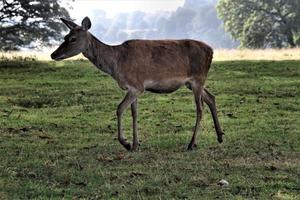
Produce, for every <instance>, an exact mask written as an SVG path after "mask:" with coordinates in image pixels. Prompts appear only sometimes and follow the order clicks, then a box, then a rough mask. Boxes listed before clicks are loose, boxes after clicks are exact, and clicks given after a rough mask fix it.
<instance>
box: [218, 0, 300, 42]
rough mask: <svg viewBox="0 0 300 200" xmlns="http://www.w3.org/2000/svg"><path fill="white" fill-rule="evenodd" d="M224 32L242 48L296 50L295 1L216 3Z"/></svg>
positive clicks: (298, 10) (299, 29)
mask: <svg viewBox="0 0 300 200" xmlns="http://www.w3.org/2000/svg"><path fill="white" fill-rule="evenodd" d="M217 9H218V13H219V16H220V18H221V19H222V20H223V21H224V26H225V29H226V31H228V32H229V33H230V34H231V35H232V37H233V38H235V39H236V40H238V41H240V43H241V44H240V45H241V46H242V47H248V48H267V47H276V48H282V47H296V46H297V45H299V43H300V38H299V36H300V2H299V0H243V1H241V0H219V2H218V6H217Z"/></svg>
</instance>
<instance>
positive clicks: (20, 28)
mask: <svg viewBox="0 0 300 200" xmlns="http://www.w3.org/2000/svg"><path fill="white" fill-rule="evenodd" d="M66 2H67V1H62V0H47V1H43V0H0V50H17V49H20V48H23V47H25V48H30V47H35V46H41V45H44V46H47V45H50V44H53V43H54V42H55V41H57V40H60V37H61V36H62V34H64V31H66V28H65V26H64V25H63V24H62V23H61V22H60V20H59V17H65V18H70V16H69V13H68V11H70V10H69V7H66V8H65V7H64V6H66ZM81 2H82V3H83V4H84V3H86V2H84V1H81ZM95 2H96V1H95ZM69 3H70V5H72V1H69ZM116 4H117V2H116ZM108 12H109V11H107V10H106V11H104V10H101V7H95V8H93V10H91V11H89V12H88V13H86V16H89V17H90V18H91V20H92V24H93V26H92V29H91V32H92V33H93V34H94V35H96V36H97V37H98V38H99V39H100V40H102V41H103V42H105V43H108V44H119V43H122V42H123V41H125V40H128V39H183V38H190V39H196V40H202V41H205V42H206V43H208V44H210V45H211V46H212V47H214V48H236V47H238V46H240V47H247V48H269V47H276V48H282V47H295V46H299V45H300V3H299V0H185V1H184V3H183V5H182V6H180V7H178V8H177V9H176V10H174V11H157V12H154V13H149V12H143V11H141V10H137V11H134V12H126V10H125V9H124V12H123V11H122V13H118V14H116V15H114V16H109V15H108ZM71 17H73V18H74V16H71ZM77 20H78V21H79V22H80V21H81V20H82V19H77Z"/></svg>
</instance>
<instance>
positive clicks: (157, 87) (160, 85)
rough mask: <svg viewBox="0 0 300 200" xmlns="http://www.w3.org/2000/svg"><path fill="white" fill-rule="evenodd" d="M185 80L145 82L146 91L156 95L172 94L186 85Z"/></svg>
mask: <svg viewBox="0 0 300 200" xmlns="http://www.w3.org/2000/svg"><path fill="white" fill-rule="evenodd" d="M185 82H186V81H185V80H166V81H145V83H144V87H145V90H146V91H149V92H154V93H171V92H174V91H175V90H177V89H178V88H180V87H181V86H183V85H184V84H185Z"/></svg>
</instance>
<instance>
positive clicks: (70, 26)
mask: <svg viewBox="0 0 300 200" xmlns="http://www.w3.org/2000/svg"><path fill="white" fill-rule="evenodd" d="M60 20H61V21H62V22H63V23H64V24H65V25H67V27H68V28H69V29H73V28H75V27H77V26H78V25H77V24H75V23H74V22H72V21H70V20H67V19H64V18H60Z"/></svg>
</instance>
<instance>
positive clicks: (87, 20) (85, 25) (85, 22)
mask: <svg viewBox="0 0 300 200" xmlns="http://www.w3.org/2000/svg"><path fill="white" fill-rule="evenodd" d="M91 26H92V23H91V20H90V18H88V17H85V18H84V19H83V20H82V22H81V27H82V29H83V30H85V31H87V30H89V29H90V28H91Z"/></svg>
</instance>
